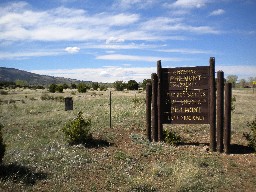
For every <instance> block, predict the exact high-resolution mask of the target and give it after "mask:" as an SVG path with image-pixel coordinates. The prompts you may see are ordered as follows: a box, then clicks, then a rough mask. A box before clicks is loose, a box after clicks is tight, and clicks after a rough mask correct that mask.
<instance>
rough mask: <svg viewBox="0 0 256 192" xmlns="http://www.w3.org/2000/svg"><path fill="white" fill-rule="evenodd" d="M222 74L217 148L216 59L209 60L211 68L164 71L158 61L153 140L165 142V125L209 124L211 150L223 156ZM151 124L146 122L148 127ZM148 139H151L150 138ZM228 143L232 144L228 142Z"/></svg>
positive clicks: (153, 96)
mask: <svg viewBox="0 0 256 192" xmlns="http://www.w3.org/2000/svg"><path fill="white" fill-rule="evenodd" d="M218 74H219V73H218ZM223 74H224V73H223V72H222V73H221V77H220V78H218V92H217V93H218V97H217V100H218V102H217V106H218V108H217V109H218V113H217V115H218V118H217V119H218V121H217V125H218V129H217V141H218V145H216V143H217V142H216V88H215V58H214V57H211V58H210V66H198V67H176V68H162V66H161V61H158V62H157V74H155V73H154V74H152V76H151V80H152V112H151V118H152V119H151V121H152V123H151V125H152V140H153V141H163V124H210V150H211V151H216V146H218V151H219V152H222V151H223V126H224V124H223V122H224V117H223V114H224V112H223V110H224V78H223ZM219 81H220V82H219ZM147 90H150V89H147ZM147 95H148V93H147ZM148 97H149V96H148ZM150 99H151V98H150ZM228 102H229V101H228ZM147 108H148V107H147ZM147 114H148V113H147ZM147 117H148V116H147ZM148 121H149V120H148V118H147V125H149V122H148ZM227 122H229V121H227ZM227 127H228V126H227ZM147 130H148V128H147ZM147 133H149V131H147ZM148 138H151V137H149V136H148ZM226 142H230V141H229V140H226ZM227 145H228V143H227Z"/></svg>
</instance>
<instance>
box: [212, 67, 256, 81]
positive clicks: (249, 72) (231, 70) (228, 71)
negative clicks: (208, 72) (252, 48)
mask: <svg viewBox="0 0 256 192" xmlns="http://www.w3.org/2000/svg"><path fill="white" fill-rule="evenodd" d="M219 70H222V71H224V74H225V76H228V75H237V76H238V77H239V79H243V78H244V79H247V78H249V77H255V74H256V64H254V65H242V64H241V65H229V66H221V65H220V66H218V65H217V66H216V71H219Z"/></svg>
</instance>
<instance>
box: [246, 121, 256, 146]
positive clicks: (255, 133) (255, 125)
mask: <svg viewBox="0 0 256 192" xmlns="http://www.w3.org/2000/svg"><path fill="white" fill-rule="evenodd" d="M247 126H248V127H249V128H250V129H251V130H250V132H249V133H244V137H245V138H246V140H247V141H248V146H249V147H252V148H253V149H254V151H256V117H255V118H254V120H253V121H252V122H247Z"/></svg>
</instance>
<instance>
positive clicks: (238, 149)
mask: <svg viewBox="0 0 256 192" xmlns="http://www.w3.org/2000/svg"><path fill="white" fill-rule="evenodd" d="M249 153H254V150H253V148H252V147H248V146H244V145H238V144H232V145H231V146H230V154H249Z"/></svg>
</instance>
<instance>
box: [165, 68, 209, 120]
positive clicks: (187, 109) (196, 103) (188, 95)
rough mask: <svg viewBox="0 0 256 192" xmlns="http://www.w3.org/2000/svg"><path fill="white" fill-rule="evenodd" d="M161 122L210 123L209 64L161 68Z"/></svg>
mask: <svg viewBox="0 0 256 192" xmlns="http://www.w3.org/2000/svg"><path fill="white" fill-rule="evenodd" d="M161 75H162V87H163V92H162V98H161V101H162V106H163V112H162V113H163V114H162V116H163V118H162V121H163V123H168V124H170V123H171V124H206V123H209V93H208V92H209V67H208V66H200V67H179V68H162V74H161Z"/></svg>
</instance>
